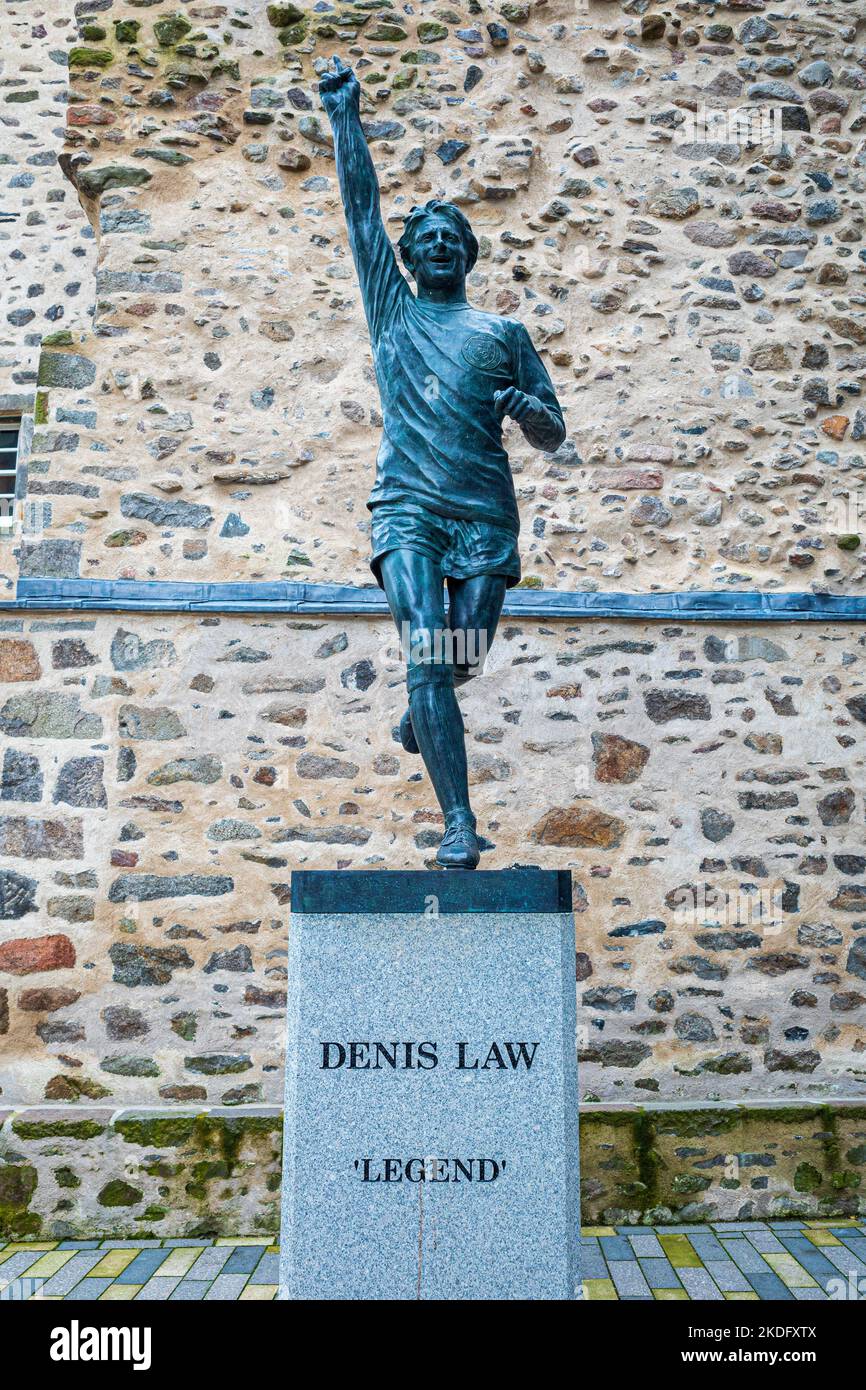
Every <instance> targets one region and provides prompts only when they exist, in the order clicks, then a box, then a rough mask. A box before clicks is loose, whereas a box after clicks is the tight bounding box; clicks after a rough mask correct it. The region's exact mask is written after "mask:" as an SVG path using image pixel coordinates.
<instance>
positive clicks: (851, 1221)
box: [806, 1216, 861, 1226]
mask: <svg viewBox="0 0 866 1390" xmlns="http://www.w3.org/2000/svg"><path fill="white" fill-rule="evenodd" d="M860 1224H861V1222H860V1221H859V1220H858V1219H857V1217H856V1216H843V1217H840V1218H839V1220H838V1221H833V1220H831V1219H825V1220H824V1221H807V1222H806V1225H807V1226H859V1225H860Z"/></svg>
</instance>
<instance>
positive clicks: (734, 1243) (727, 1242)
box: [721, 1236, 771, 1274]
mask: <svg viewBox="0 0 866 1390" xmlns="http://www.w3.org/2000/svg"><path fill="white" fill-rule="evenodd" d="M721 1244H722V1245H723V1247H724V1249H725V1250H726V1251H727V1253H728V1254H729V1255H730V1257H731V1259H732V1260H733V1262H734V1264H735V1265H736V1266H737V1268H738V1269H741V1270H742V1271H743V1273H744V1274H769V1273H770V1272H771V1271H770V1266H769V1265H768V1264H767V1261H766V1260H765V1259H764V1258H763V1257H762V1256H761V1255H760V1254H759V1252H758V1251H757V1250H756V1249H755V1247H754V1245H751V1244H750V1243H749V1241H748V1240H746V1239H745V1237H743V1238H742V1239H740V1238H739V1237H734V1238H732V1239H728V1237H727V1236H722V1238H721Z"/></svg>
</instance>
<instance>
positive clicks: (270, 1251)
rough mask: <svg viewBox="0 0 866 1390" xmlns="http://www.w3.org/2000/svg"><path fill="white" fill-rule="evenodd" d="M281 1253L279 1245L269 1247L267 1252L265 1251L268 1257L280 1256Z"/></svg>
mask: <svg viewBox="0 0 866 1390" xmlns="http://www.w3.org/2000/svg"><path fill="white" fill-rule="evenodd" d="M279 1253H280V1247H279V1246H278V1245H269V1246H268V1248H267V1250H266V1251H265V1254H266V1255H279Z"/></svg>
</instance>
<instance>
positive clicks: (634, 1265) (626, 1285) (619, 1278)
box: [607, 1260, 652, 1298]
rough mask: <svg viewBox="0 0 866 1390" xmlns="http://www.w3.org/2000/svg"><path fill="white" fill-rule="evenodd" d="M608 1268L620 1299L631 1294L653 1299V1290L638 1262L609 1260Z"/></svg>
mask: <svg viewBox="0 0 866 1390" xmlns="http://www.w3.org/2000/svg"><path fill="white" fill-rule="evenodd" d="M607 1267H608V1269H609V1270H610V1277H611V1279H612V1280H613V1284H614V1288H615V1289H616V1291H617V1293H618V1294H619V1296H620V1298H622V1297H624V1296H626V1295H629V1294H631V1295H635V1294H642V1295H649V1297H652V1290H651V1288H650V1286H649V1284H648V1283H647V1281H646V1279H645V1278H644V1276H643V1271H642V1269H641V1267H640V1265H639V1264H638V1262H637V1260H608V1263H607Z"/></svg>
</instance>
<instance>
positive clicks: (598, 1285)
mask: <svg viewBox="0 0 866 1390" xmlns="http://www.w3.org/2000/svg"><path fill="white" fill-rule="evenodd" d="M583 1287H584V1291H585V1297H586V1298H587V1299H588V1300H589V1301H590V1302H591V1303H598V1302H600V1301H601V1300H603V1299H607V1300H610V1299H614V1300H616V1299H618V1297H619V1295H618V1294H617V1291H616V1289H615V1288H614V1286H613V1280H612V1279H584V1281H583Z"/></svg>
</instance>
